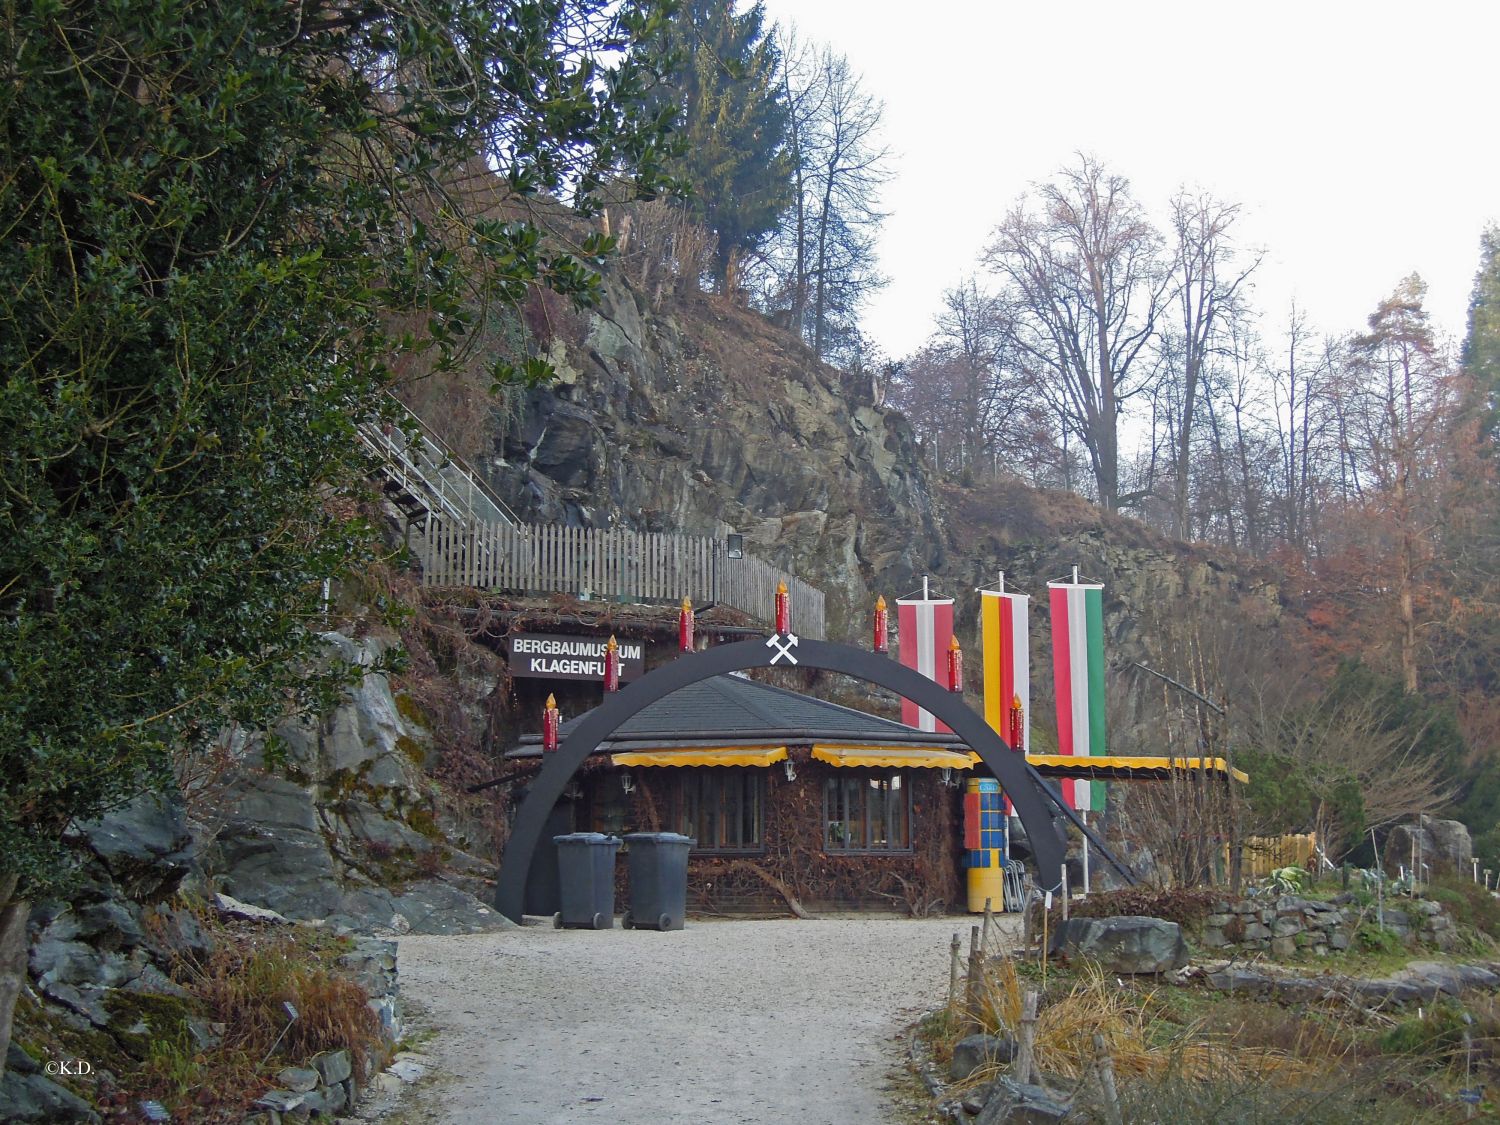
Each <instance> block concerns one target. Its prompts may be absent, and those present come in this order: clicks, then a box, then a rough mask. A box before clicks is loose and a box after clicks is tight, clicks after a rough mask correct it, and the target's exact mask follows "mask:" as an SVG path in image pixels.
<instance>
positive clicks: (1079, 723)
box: [1047, 570, 1107, 812]
mask: <svg viewBox="0 0 1500 1125" xmlns="http://www.w3.org/2000/svg"><path fill="white" fill-rule="evenodd" d="M1074 574H1075V577H1076V575H1077V571H1076V570H1075V571H1074ZM1047 588H1048V591H1049V596H1050V600H1051V606H1052V675H1053V679H1054V681H1055V684H1056V688H1057V748H1058V752H1059V753H1062V754H1085V755H1093V756H1096V757H1097V756H1100V755H1103V754H1105V753H1107V750H1106V748H1105V738H1104V587H1103V586H1098V585H1093V584H1090V583H1085V582H1078V581H1076V580H1075V581H1073V582H1049V583H1047ZM1062 791H1063V797H1064V798H1065V799H1066V800H1067V801H1068V802H1069V803H1070V804H1072V806H1073V808H1075V809H1077V810H1078V811H1080V812H1087V811H1088V810H1090V809H1102V808H1103V807H1104V783H1103V782H1102V781H1082V780H1072V779H1064V781H1063V782H1062Z"/></svg>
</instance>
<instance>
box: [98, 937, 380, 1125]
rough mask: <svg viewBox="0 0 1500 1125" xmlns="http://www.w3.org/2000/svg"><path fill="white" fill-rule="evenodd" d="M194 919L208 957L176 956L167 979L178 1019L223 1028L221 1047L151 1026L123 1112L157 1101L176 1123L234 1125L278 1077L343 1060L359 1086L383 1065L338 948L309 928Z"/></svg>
mask: <svg viewBox="0 0 1500 1125" xmlns="http://www.w3.org/2000/svg"><path fill="white" fill-rule="evenodd" d="M199 919H200V925H201V926H202V928H203V930H204V931H205V933H206V934H208V936H210V937H211V939H212V942H213V947H214V948H213V951H212V952H211V953H209V954H208V955H207V956H206V957H202V958H197V957H193V956H191V955H189V954H188V953H186V952H185V951H183V950H181V949H180V948H179V949H178V951H177V952H176V954H175V955H174V956H173V965H172V975H173V977H174V978H175V979H176V980H177V983H179V984H180V985H182V986H183V987H184V988H185V989H186V990H187V991H188V993H189V994H190V999H189V1000H187V1001H185V1002H183V1011H184V1014H186V1013H188V1012H191V1013H192V1014H194V1015H196V1016H197V1017H199V1018H201V1019H203V1020H205V1021H208V1023H209V1024H210V1025H216V1024H217V1025H222V1028H223V1030H222V1042H221V1043H220V1044H219V1045H218V1046H216V1047H214V1048H211V1049H204V1048H202V1047H201V1046H200V1045H199V1044H198V1042H197V1041H196V1039H195V1038H194V1036H193V1035H192V1034H191V1033H190V1030H189V1028H188V1026H187V1025H186V1023H185V1022H183V1021H182V1020H173V1021H168V1022H165V1023H162V1021H155V1020H153V1021H152V1023H151V1034H150V1041H149V1043H148V1045H147V1051H146V1057H145V1059H144V1060H143V1064H142V1066H141V1067H140V1069H139V1071H138V1072H136V1073H135V1074H133V1075H131V1076H130V1081H129V1083H128V1085H129V1086H130V1087H131V1089H130V1090H129V1091H128V1097H127V1098H126V1099H125V1104H127V1105H128V1104H132V1099H135V1098H138V1097H154V1098H158V1099H160V1100H161V1101H162V1102H164V1103H165V1104H166V1105H167V1106H168V1108H169V1109H172V1110H173V1112H174V1113H177V1114H181V1115H183V1116H182V1119H183V1120H192V1121H203V1122H209V1121H237V1120H239V1119H240V1118H242V1117H243V1115H244V1113H245V1112H246V1111H247V1109H248V1106H249V1104H250V1103H251V1102H252V1101H253V1100H254V1099H255V1098H256V1097H258V1096H259V1095H260V1094H262V1093H264V1092H265V1091H266V1090H267V1089H270V1088H271V1087H272V1086H273V1085H274V1081H273V1078H274V1075H275V1074H276V1072H277V1071H278V1070H280V1069H281V1068H283V1067H286V1066H290V1065H300V1064H303V1063H306V1062H307V1061H308V1060H310V1059H312V1058H313V1057H314V1056H315V1055H318V1054H321V1053H322V1052H324V1051H335V1050H347V1051H349V1053H350V1056H351V1059H352V1061H353V1065H354V1070H355V1074H356V1076H357V1078H358V1079H359V1080H360V1081H363V1080H364V1078H365V1077H367V1075H368V1074H369V1073H370V1071H371V1070H372V1069H374V1068H377V1067H378V1066H380V1065H382V1064H383V1063H384V1061H385V1055H384V1052H385V1050H386V1044H385V1042H384V1040H383V1038H382V1036H381V1029H380V1023H379V1019H378V1017H377V1016H376V1015H375V1013H374V1012H373V1011H372V1010H371V1009H370V1006H369V995H368V994H367V993H366V992H365V990H364V989H363V988H362V987H361V986H360V985H358V984H356V983H355V982H354V981H352V980H350V979H348V978H347V977H345V976H344V975H342V974H341V973H340V972H339V971H338V969H337V967H336V966H335V961H336V959H337V958H338V956H339V955H340V954H341V953H342V952H343V951H344V948H345V944H346V943H345V942H343V941H342V940H341V939H339V938H336V937H334V936H332V935H330V934H326V933H324V932H322V931H319V930H313V929H310V928H306V927H295V928H291V929H283V928H281V927H276V928H274V929H268V928H266V927H264V926H259V925H256V924H254V923H241V924H234V925H226V924H223V923H221V922H219V921H218V920H217V919H216V918H214V917H213V916H212V915H211V914H210V913H208V912H207V911H204V912H203V913H202V914H200V916H199ZM157 937H158V938H159V939H163V938H165V939H166V940H164V941H163V942H162V944H163V946H164V947H166V948H169V949H170V948H172V947H173V946H174V945H175V943H174V942H173V941H171V939H170V935H168V934H165V933H158V934H157ZM287 1004H291V1005H292V1006H293V1007H294V1008H295V1009H296V1011H297V1018H296V1019H295V1020H292V1019H290V1018H289V1013H288V1011H287V1008H286V1005H287ZM121 1077H124V1075H122V1076H121Z"/></svg>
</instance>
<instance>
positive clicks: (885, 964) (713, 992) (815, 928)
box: [380, 916, 1014, 1125]
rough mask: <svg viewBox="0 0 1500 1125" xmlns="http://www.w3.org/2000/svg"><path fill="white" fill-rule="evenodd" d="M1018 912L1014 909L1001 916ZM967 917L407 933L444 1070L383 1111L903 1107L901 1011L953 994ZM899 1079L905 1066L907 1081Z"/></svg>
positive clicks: (410, 973)
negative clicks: (898, 1096)
mask: <svg viewBox="0 0 1500 1125" xmlns="http://www.w3.org/2000/svg"><path fill="white" fill-rule="evenodd" d="M1013 921H1014V919H1005V922H1006V924H1007V925H1009V924H1010V923H1012V922H1013ZM970 924H971V920H970V919H968V918H966V917H951V918H933V919H926V920H921V921H913V920H909V919H897V918H880V917H868V916H861V917H840V918H824V919H819V920H816V921H796V920H790V919H788V920H776V921H739V920H735V921H719V920H715V921H696V920H690V921H689V923H688V926H687V928H686V929H684V930H680V931H677V932H670V933H657V932H655V931H651V930H620V929H615V930H608V931H599V932H595V931H591V930H554V929H552V928H551V926H550V924H546V923H543V924H534V925H527V926H524V927H522V928H521V929H518V930H511V931H506V932H503V933H493V934H472V935H463V936H454V937H415V936H408V937H405V938H402V939H401V946H400V972H401V993H402V997H403V999H404V1000H405V1001H408V1002H410V1003H411V1004H412V1006H413V1008H414V1010H416V1011H417V1012H418V1013H419V1014H420V1022H421V1023H422V1024H425V1025H427V1026H428V1027H429V1028H430V1029H431V1031H432V1033H433V1038H431V1039H430V1040H429V1041H428V1042H426V1043H425V1044H424V1045H423V1046H422V1047H421V1051H422V1053H423V1054H424V1055H426V1056H427V1057H428V1058H429V1059H430V1061H431V1063H432V1067H433V1070H432V1073H431V1074H430V1076H429V1077H427V1078H425V1079H423V1080H422V1081H420V1082H417V1083H414V1084H413V1085H411V1086H410V1087H408V1088H407V1089H406V1091H405V1092H404V1095H403V1097H402V1098H401V1100H400V1103H399V1105H398V1107H397V1108H395V1109H394V1110H391V1111H387V1112H385V1113H383V1114H382V1116H381V1118H380V1119H381V1120H385V1121H388V1122H395V1121H438V1122H453V1123H456V1125H469V1123H472V1125H481V1123H483V1125H488V1123H490V1122H527V1123H528V1125H544V1123H552V1122H557V1123H563V1122H569V1123H571V1122H580V1121H581V1122H588V1121H609V1122H615V1123H618V1122H625V1123H636V1122H640V1123H647V1122H649V1123H652V1125H657V1123H666V1122H694V1123H695V1125H701V1123H718V1122H734V1123H744V1125H761V1123H764V1125H771V1123H773V1122H774V1123H777V1125H780V1123H782V1122H787V1121H796V1122H798V1123H799V1125H845V1123H853V1122H861V1123H868V1122H882V1121H893V1120H897V1117H896V1111H895V1110H894V1109H893V1103H892V1099H891V1095H890V1093H889V1087H890V1086H891V1084H892V1082H893V1078H894V1076H895V1072H896V1065H897V1063H898V1061H899V1060H898V1053H897V1046H898V1045H897V1042H896V1037H897V1033H898V1032H899V1030H900V1029H901V1028H902V1027H903V1026H904V1025H905V1024H906V1023H907V1022H909V1021H910V1020H911V1019H913V1018H915V1017H916V1016H917V1015H919V1014H920V1013H921V1012H922V1011H923V1010H924V1009H926V1008H930V1007H932V1006H934V1005H936V1004H940V1003H942V1002H943V1000H944V999H945V997H946V993H947V984H948V946H949V941H950V940H951V938H952V935H953V934H954V933H955V932H960V933H962V934H963V935H964V943H965V948H967V942H968V929H969V926H970ZM898 1084H899V1083H898Z"/></svg>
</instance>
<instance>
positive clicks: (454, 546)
mask: <svg viewBox="0 0 1500 1125" xmlns="http://www.w3.org/2000/svg"><path fill="white" fill-rule="evenodd" d="M416 549H417V551H418V552H419V555H420V559H421V563H422V584H423V585H424V586H470V587H474V588H477V589H481V590H507V591H511V592H513V593H523V594H571V595H573V596H574V597H579V598H603V599H611V600H623V601H635V602H663V603H669V604H675V603H677V602H679V601H681V600H682V599H683V598H684V597H689V598H692V599H693V604H694V605H695V606H699V607H702V606H706V605H708V604H709V603H710V602H713V603H717V604H719V605H727V606H730V607H731V608H733V609H738V610H741V611H742V612H744V613H748V614H750V615H751V616H753V617H756V618H759V619H760V620H762V621H769V620H770V619H771V614H772V612H773V609H774V605H775V595H776V584H777V583H778V582H785V583H786V585H787V590H788V591H789V592H790V593H791V597H792V631H793V632H795V633H798V634H801V635H802V636H805V637H808V638H809V639H811V640H822V639H823V638H824V637H825V636H826V622H825V618H824V609H823V592H822V591H821V590H818V589H816V588H814V587H812V586H809V585H808V584H807V583H806V582H803V581H802V580H801V579H800V578H795V577H793V576H792V575H790V574H787V573H785V572H784V571H781V570H778V569H776V568H775V567H774V566H772V565H771V564H770V563H767V562H763V561H762V560H760V559H753V558H739V559H732V558H730V557H729V556H728V552H727V550H726V546H725V543H724V541H723V540H720V539H711V538H709V537H707V536H702V535H671V534H667V533H664V532H654V531H628V530H625V529H623V528H589V527H563V526H561V525H557V524H520V525H517V526H508V525H504V524H483V525H477V526H476V525H467V526H466V525H462V524H456V523H454V522H452V521H448V520H443V519H441V518H440V517H439V516H437V515H436V514H434V515H432V516H430V517H429V518H428V520H427V524H426V527H425V528H424V529H423V533H422V541H421V543H420V544H418V545H416Z"/></svg>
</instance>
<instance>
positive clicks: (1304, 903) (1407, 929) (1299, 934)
mask: <svg viewBox="0 0 1500 1125" xmlns="http://www.w3.org/2000/svg"><path fill="white" fill-rule="evenodd" d="M1383 913H1384V921H1385V927H1386V929H1388V930H1391V931H1392V932H1394V933H1395V934H1396V935H1397V936H1398V937H1400V938H1401V939H1403V940H1407V941H1416V942H1419V943H1420V944H1422V945H1427V946H1433V947H1435V948H1438V949H1443V950H1448V949H1452V948H1454V946H1455V945H1456V944H1457V941H1458V930H1457V929H1456V927H1455V926H1454V924H1453V919H1452V918H1450V917H1449V916H1448V914H1447V913H1446V912H1445V911H1444V910H1443V908H1442V905H1441V904H1440V903H1437V902H1433V901H1432V900H1431V899H1422V898H1418V899H1408V898H1401V899H1395V900H1392V901H1389V902H1387V903H1386V904H1385V907H1384V912H1383ZM1361 920H1368V921H1371V922H1373V921H1374V920H1375V910H1374V908H1373V907H1359V906H1356V905H1355V904H1354V899H1353V896H1351V895H1341V896H1339V898H1336V899H1334V900H1333V901H1332V902H1320V901H1316V900H1312V899H1305V898H1299V897H1297V896H1295V895H1281V896H1279V897H1277V898H1276V899H1275V900H1269V899H1240V900H1239V901H1237V902H1231V901H1229V900H1227V899H1225V900H1222V901H1220V902H1217V903H1215V904H1214V912H1213V913H1212V914H1210V915H1209V916H1208V917H1207V918H1205V919H1204V920H1203V933H1202V935H1201V937H1200V938H1199V942H1200V944H1201V945H1202V946H1203V947H1204V948H1205V949H1243V950H1262V949H1263V950H1267V951H1269V952H1270V954H1271V956H1273V957H1277V958H1285V957H1291V956H1294V955H1295V954H1297V953H1300V952H1304V951H1309V952H1312V953H1314V954H1316V955H1317V956H1319V957H1323V956H1326V955H1327V954H1328V953H1329V952H1330V951H1335V952H1337V951H1342V950H1345V949H1348V948H1349V943H1350V941H1351V940H1352V938H1353V936H1354V930H1355V928H1356V927H1357V926H1358V925H1359V923H1360V921H1361Z"/></svg>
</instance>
